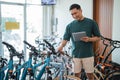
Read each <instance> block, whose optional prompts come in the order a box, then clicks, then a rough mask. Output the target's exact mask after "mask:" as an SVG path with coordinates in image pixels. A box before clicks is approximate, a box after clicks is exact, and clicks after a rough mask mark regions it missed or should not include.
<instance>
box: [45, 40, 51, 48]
mask: <svg viewBox="0 0 120 80" xmlns="http://www.w3.org/2000/svg"><path fill="white" fill-rule="evenodd" d="M43 41H44V42H45V43H46V44H48V46H49V47H52V45H51V44H50V43H49V42H48V41H47V40H45V39H44V40H43Z"/></svg>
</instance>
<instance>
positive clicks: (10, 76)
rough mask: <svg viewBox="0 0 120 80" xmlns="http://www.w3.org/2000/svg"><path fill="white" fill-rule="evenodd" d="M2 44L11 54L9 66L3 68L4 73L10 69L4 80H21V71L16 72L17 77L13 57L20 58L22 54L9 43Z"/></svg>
mask: <svg viewBox="0 0 120 80" xmlns="http://www.w3.org/2000/svg"><path fill="white" fill-rule="evenodd" d="M2 43H3V44H4V45H6V47H7V49H8V50H9V52H10V59H9V62H8V64H7V66H4V68H3V71H5V70H6V69H8V70H7V72H6V75H5V77H4V79H5V80H9V79H16V80H19V75H20V71H18V72H16V75H15V74H14V63H13V62H14V61H13V57H14V56H20V55H21V53H18V52H17V51H16V49H15V48H14V47H13V46H12V45H11V44H9V43H7V42H2ZM3 76H4V75H3Z"/></svg>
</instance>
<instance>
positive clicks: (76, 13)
mask: <svg viewBox="0 0 120 80" xmlns="http://www.w3.org/2000/svg"><path fill="white" fill-rule="evenodd" d="M70 12H71V15H72V17H73V18H74V19H76V20H81V17H82V10H81V9H76V8H74V9H72V10H70Z"/></svg>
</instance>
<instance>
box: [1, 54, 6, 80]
mask: <svg viewBox="0 0 120 80" xmlns="http://www.w3.org/2000/svg"><path fill="white" fill-rule="evenodd" d="M4 66H7V59H6V58H2V56H0V80H3V79H4V77H5V69H4Z"/></svg>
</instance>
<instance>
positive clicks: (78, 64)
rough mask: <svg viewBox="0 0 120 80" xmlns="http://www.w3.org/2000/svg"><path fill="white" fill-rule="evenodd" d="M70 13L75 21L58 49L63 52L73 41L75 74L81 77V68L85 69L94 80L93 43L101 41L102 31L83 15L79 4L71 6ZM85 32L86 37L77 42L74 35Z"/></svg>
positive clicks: (90, 79) (70, 24) (69, 25)
mask: <svg viewBox="0 0 120 80" xmlns="http://www.w3.org/2000/svg"><path fill="white" fill-rule="evenodd" d="M69 10H70V13H71V15H72V17H73V18H74V19H75V20H73V21H72V22H71V23H69V24H68V25H67V27H66V30H65V33H64V36H63V40H62V42H61V44H60V46H59V47H58V51H62V49H63V48H64V46H65V45H66V44H67V42H68V41H70V39H71V41H72V57H73V61H74V63H73V72H74V73H75V76H76V77H80V72H81V68H82V67H83V68H84V69H85V72H86V73H87V76H88V78H89V80H94V77H93V74H92V73H93V72H94V52H93V42H96V41H98V40H100V31H99V28H98V25H97V23H96V22H95V21H94V20H92V19H89V18H86V17H84V16H83V14H82V9H81V7H80V5H79V4H72V5H71V6H70V9H69ZM83 31H84V32H85V33H86V36H85V37H82V38H80V40H79V41H75V40H74V38H73V35H72V34H73V33H76V32H83Z"/></svg>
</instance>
